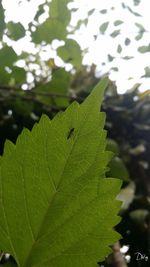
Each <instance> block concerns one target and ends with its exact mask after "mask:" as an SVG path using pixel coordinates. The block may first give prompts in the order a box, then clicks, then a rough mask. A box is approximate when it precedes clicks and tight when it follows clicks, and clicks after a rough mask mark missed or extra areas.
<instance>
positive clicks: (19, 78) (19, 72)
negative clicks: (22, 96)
mask: <svg viewBox="0 0 150 267" xmlns="http://www.w3.org/2000/svg"><path fill="white" fill-rule="evenodd" d="M11 77H12V78H14V80H15V83H16V84H21V83H23V82H25V80H26V71H25V70H24V69H23V68H20V67H17V66H14V67H12V73H11Z"/></svg>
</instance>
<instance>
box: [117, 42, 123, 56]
mask: <svg viewBox="0 0 150 267" xmlns="http://www.w3.org/2000/svg"><path fill="white" fill-rule="evenodd" d="M117 52H118V53H119V54H120V53H121V52H122V46H121V45H120V44H119V45H118V47H117Z"/></svg>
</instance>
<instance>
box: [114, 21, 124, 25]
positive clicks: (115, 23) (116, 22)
mask: <svg viewBox="0 0 150 267" xmlns="http://www.w3.org/2000/svg"><path fill="white" fill-rule="evenodd" d="M122 23H124V22H123V21H122V20H116V21H115V22H114V26H119V25H120V24H122Z"/></svg>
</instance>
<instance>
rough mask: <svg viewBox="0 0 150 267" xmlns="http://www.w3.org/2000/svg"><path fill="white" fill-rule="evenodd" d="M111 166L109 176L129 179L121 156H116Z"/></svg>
mask: <svg viewBox="0 0 150 267" xmlns="http://www.w3.org/2000/svg"><path fill="white" fill-rule="evenodd" d="M109 167H110V171H109V172H108V175H109V176H111V177H116V178H120V179H122V180H124V181H129V173H128V170H127V168H126V166H125V164H124V162H123V161H122V159H120V158H119V157H114V158H113V159H112V160H111V162H110V163H109Z"/></svg>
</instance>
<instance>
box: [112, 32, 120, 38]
mask: <svg viewBox="0 0 150 267" xmlns="http://www.w3.org/2000/svg"><path fill="white" fill-rule="evenodd" d="M119 34H120V30H115V31H113V32H112V33H111V35H110V36H111V37H113V38H115V37H117V36H118V35H119Z"/></svg>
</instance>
